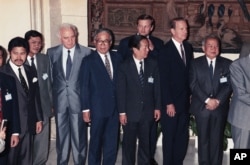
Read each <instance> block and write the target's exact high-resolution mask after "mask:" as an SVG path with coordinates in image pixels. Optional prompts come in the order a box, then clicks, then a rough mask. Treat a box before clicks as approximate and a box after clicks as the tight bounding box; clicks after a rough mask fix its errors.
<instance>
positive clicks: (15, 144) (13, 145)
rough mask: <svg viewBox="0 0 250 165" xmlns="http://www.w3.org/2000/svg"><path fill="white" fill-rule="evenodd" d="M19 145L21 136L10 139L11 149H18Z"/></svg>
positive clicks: (13, 136)
mask: <svg viewBox="0 0 250 165" xmlns="http://www.w3.org/2000/svg"><path fill="white" fill-rule="evenodd" d="M18 143H19V136H18V135H12V136H11V139H10V147H16V146H17V144H18Z"/></svg>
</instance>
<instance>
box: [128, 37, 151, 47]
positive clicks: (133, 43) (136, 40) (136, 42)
mask: <svg viewBox="0 0 250 165" xmlns="http://www.w3.org/2000/svg"><path fill="white" fill-rule="evenodd" d="M141 40H147V37H145V36H142V35H133V36H132V37H131V38H130V39H129V44H128V46H129V48H130V49H132V48H137V49H140V46H141V45H140V42H141Z"/></svg>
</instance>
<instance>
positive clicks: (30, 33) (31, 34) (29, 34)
mask: <svg viewBox="0 0 250 165" xmlns="http://www.w3.org/2000/svg"><path fill="white" fill-rule="evenodd" d="M31 37H40V38H41V40H42V41H43V35H42V33H40V32H38V31H36V30H29V31H27V32H26V33H25V35H24V38H25V40H27V41H29V39H30V38H31Z"/></svg>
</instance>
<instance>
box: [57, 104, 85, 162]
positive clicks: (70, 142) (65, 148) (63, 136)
mask: <svg viewBox="0 0 250 165" xmlns="http://www.w3.org/2000/svg"><path fill="white" fill-rule="evenodd" d="M66 109H67V110H66V111H65V112H63V113H56V114H55V117H56V132H57V134H56V150H57V164H58V165H67V164H68V161H69V154H70V149H72V155H73V160H74V164H75V165H84V164H85V162H86V155H87V128H86V124H85V123H84V121H83V118H82V112H79V113H70V111H69V109H68V108H66Z"/></svg>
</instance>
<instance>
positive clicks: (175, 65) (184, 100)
mask: <svg viewBox="0 0 250 165" xmlns="http://www.w3.org/2000/svg"><path fill="white" fill-rule="evenodd" d="M183 46H184V49H185V56H186V66H185V65H184V63H183V61H182V59H181V56H180V54H179V52H178V50H177V48H176V46H175V45H174V43H173V41H172V39H171V40H170V41H168V42H167V43H166V44H165V45H164V47H163V48H162V49H161V50H160V54H159V70H160V78H161V92H162V106H163V108H162V110H163V111H164V112H163V113H162V114H165V113H166V111H165V110H166V105H168V104H174V105H175V110H176V112H177V113H178V112H188V111H187V109H188V108H189V96H190V92H189V85H188V72H189V65H190V61H191V59H192V58H193V48H192V46H191V45H190V44H189V43H188V42H186V41H184V42H183Z"/></svg>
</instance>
